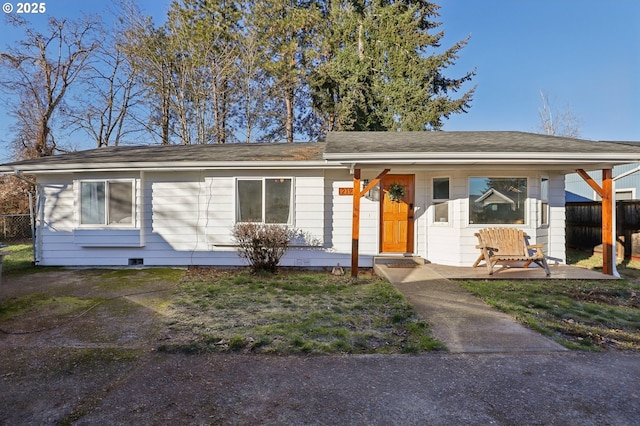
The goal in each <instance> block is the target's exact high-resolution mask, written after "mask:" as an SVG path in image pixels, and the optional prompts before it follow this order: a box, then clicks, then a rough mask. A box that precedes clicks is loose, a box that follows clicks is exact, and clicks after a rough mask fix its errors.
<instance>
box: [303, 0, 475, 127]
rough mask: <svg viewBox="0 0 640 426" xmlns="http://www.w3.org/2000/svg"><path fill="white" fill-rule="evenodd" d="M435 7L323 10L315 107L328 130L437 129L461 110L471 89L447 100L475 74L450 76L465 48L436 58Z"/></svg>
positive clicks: (364, 4) (377, 3)
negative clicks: (447, 73)
mask: <svg viewBox="0 0 640 426" xmlns="http://www.w3.org/2000/svg"><path fill="white" fill-rule="evenodd" d="M438 9H439V6H437V5H435V4H433V3H430V2H427V1H424V0H418V1H410V0H405V1H391V0H338V1H336V2H332V3H331V4H330V6H329V7H328V10H327V14H328V15H327V16H328V19H327V22H329V23H330V24H329V25H328V28H327V32H326V34H325V38H324V40H323V45H322V47H321V52H322V55H323V58H322V61H321V63H320V65H319V66H318V67H317V68H316V69H315V70H314V71H313V72H312V74H311V87H312V96H313V101H314V107H315V108H316V110H317V111H318V113H319V114H321V115H322V116H323V118H324V120H325V130H327V131H331V130H438V129H440V128H441V127H442V125H443V119H444V118H448V117H449V116H450V115H451V114H452V113H461V112H465V111H466V109H467V108H468V107H469V105H470V102H471V99H472V96H473V91H474V90H473V89H471V90H469V91H467V92H466V93H464V94H462V96H460V97H459V98H453V97H452V96H451V95H452V94H453V93H455V92H457V91H459V90H460V89H461V88H462V85H463V84H464V83H465V82H467V81H469V80H471V78H472V77H473V75H474V74H475V72H469V73H467V74H465V75H464V76H462V77H461V78H457V79H456V78H447V77H445V76H444V74H443V72H444V70H445V68H446V67H448V66H450V65H453V64H454V63H455V60H456V59H457V58H458V53H459V51H460V50H461V49H462V48H463V47H464V46H465V45H466V44H467V42H468V39H467V40H463V41H460V42H458V43H456V44H455V45H453V46H452V47H450V48H448V49H447V50H445V51H444V52H443V53H437V52H436V50H437V49H438V48H439V47H440V41H441V39H442V37H443V36H444V32H442V31H440V32H438V33H435V34H431V33H430V31H432V30H435V29H436V28H438V27H439V26H440V23H438V22H435V21H433V19H435V18H437V17H438V16H439V15H438Z"/></svg>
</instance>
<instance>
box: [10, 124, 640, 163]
mask: <svg viewBox="0 0 640 426" xmlns="http://www.w3.org/2000/svg"><path fill="white" fill-rule="evenodd" d="M638 161H640V143H634V142H594V141H587V140H581V139H571V138H562V137H555V136H546V135H540V134H534V133H523V132H512V131H496V132H494V131H482V132H448V131H441V132H330V133H329V134H328V135H327V136H326V138H325V141H323V142H307V143H294V144H286V143H271V144H266V143H265V144H260V143H252V144H240V143H239V144H225V145H168V146H167V145H165V146H163V145H148V146H119V147H106V148H100V149H93V150H88V151H78V152H73V153H68V154H62V155H56V156H53V157H45V158H39V159H34V160H25V161H18V162H14V163H9V164H5V165H1V166H0V173H11V172H22V173H38V172H65V171H85V170H134V169H135V170H153V169H162V170H167V169H169V170H179V169H203V168H226V169H229V168H233V169H242V168H273V169H284V168H294V167H304V168H306V167H312V168H331V167H345V166H347V167H350V168H354V167H363V166H364V167H366V166H367V165H370V166H371V167H376V168H379V166H381V165H388V166H393V167H394V168H396V167H399V166H415V165H422V166H429V167H442V168H450V169H451V168H460V167H465V166H474V167H485V168H489V169H491V168H496V167H501V168H511V169H513V168H514V166H515V167H517V168H530V169H536V168H544V169H547V170H551V169H553V170H560V171H563V172H567V173H569V172H571V171H573V170H575V169H576V168H583V169H585V170H595V169H602V168H610V167H612V166H614V165H617V164H626V163H633V162H638Z"/></svg>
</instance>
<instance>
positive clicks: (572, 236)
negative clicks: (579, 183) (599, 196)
mask: <svg viewBox="0 0 640 426" xmlns="http://www.w3.org/2000/svg"><path fill="white" fill-rule="evenodd" d="M616 228H617V235H618V239H619V240H622V241H621V242H622V243H623V245H624V253H625V256H627V257H629V256H630V255H631V254H632V253H633V252H634V251H636V252H638V253H634V256H638V255H640V244H638V243H640V235H636V236H635V239H637V240H639V241H638V242H637V243H635V244H634V234H638V233H640V200H632V201H617V202H616ZM566 241H567V247H572V248H579V249H593V247H595V246H597V245H598V244H602V203H600V202H599V201H592V202H586V203H567V204H566Z"/></svg>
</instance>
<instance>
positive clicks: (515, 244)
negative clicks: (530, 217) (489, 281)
mask: <svg viewBox="0 0 640 426" xmlns="http://www.w3.org/2000/svg"><path fill="white" fill-rule="evenodd" d="M476 237H478V245H477V246H476V248H477V249H480V250H481V251H482V253H481V254H480V256H479V257H478V260H476V262H475V263H474V264H473V267H474V268H476V267H477V266H478V265H479V264H480V262H481V261H482V260H484V262H485V264H486V266H487V269H488V270H489V275H493V267H494V266H495V265H496V264H498V263H502V264H504V263H509V262H524V267H525V268H527V267H528V266H529V265H530V264H531V263H532V262H535V263H536V264H537V265H538V266H540V267H541V268H544V270H545V272H546V273H547V277H548V276H550V275H551V272H550V271H549V265H547V260H546V259H545V257H544V254H543V253H542V244H532V245H529V244H527V234H525V233H524V231H522V229H517V228H485V229H481V230H480V231H478V232H477V233H476Z"/></svg>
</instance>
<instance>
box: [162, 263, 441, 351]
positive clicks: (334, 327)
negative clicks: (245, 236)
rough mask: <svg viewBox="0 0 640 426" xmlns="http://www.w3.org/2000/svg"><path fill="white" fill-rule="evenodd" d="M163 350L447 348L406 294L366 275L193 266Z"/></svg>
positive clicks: (390, 349) (403, 349)
mask: <svg viewBox="0 0 640 426" xmlns="http://www.w3.org/2000/svg"><path fill="white" fill-rule="evenodd" d="M171 316H172V317H173V318H174V322H173V323H172V324H171V325H170V328H171V332H172V333H173V334H175V335H177V336H181V335H184V336H186V337H185V338H184V339H180V337H178V339H177V340H178V341H179V343H169V344H167V345H164V347H163V348H162V349H164V350H167V351H187V352H203V351H214V352H218V351H244V352H249V351H250V352H259V353H416V352H425V351H431V350H437V349H444V347H443V346H442V344H441V343H439V342H438V341H435V340H434V339H432V338H431V337H430V334H429V329H428V327H427V325H426V324H425V323H424V322H423V321H421V320H420V319H419V318H418V317H417V316H416V314H415V312H414V311H413V309H412V308H411V306H410V305H409V304H408V302H407V301H406V299H405V298H404V297H403V296H402V295H401V294H400V293H399V292H398V291H397V290H396V289H395V288H394V287H393V286H392V285H391V284H389V283H388V282H386V281H384V280H382V279H380V278H377V277H375V276H373V275H371V274H369V276H368V277H364V278H361V279H360V280H358V281H357V282H355V283H354V282H352V281H351V280H350V279H348V278H345V277H334V276H331V275H330V274H328V273H326V272H307V271H284V272H280V273H278V274H276V275H252V274H249V273H248V272H245V271H227V272H224V271H215V270H211V269H204V268H203V269H198V268H196V269H191V270H189V271H188V273H187V274H186V277H185V279H184V280H183V283H182V285H181V292H180V295H179V297H178V299H177V300H176V302H175V303H174V305H173V312H171Z"/></svg>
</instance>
